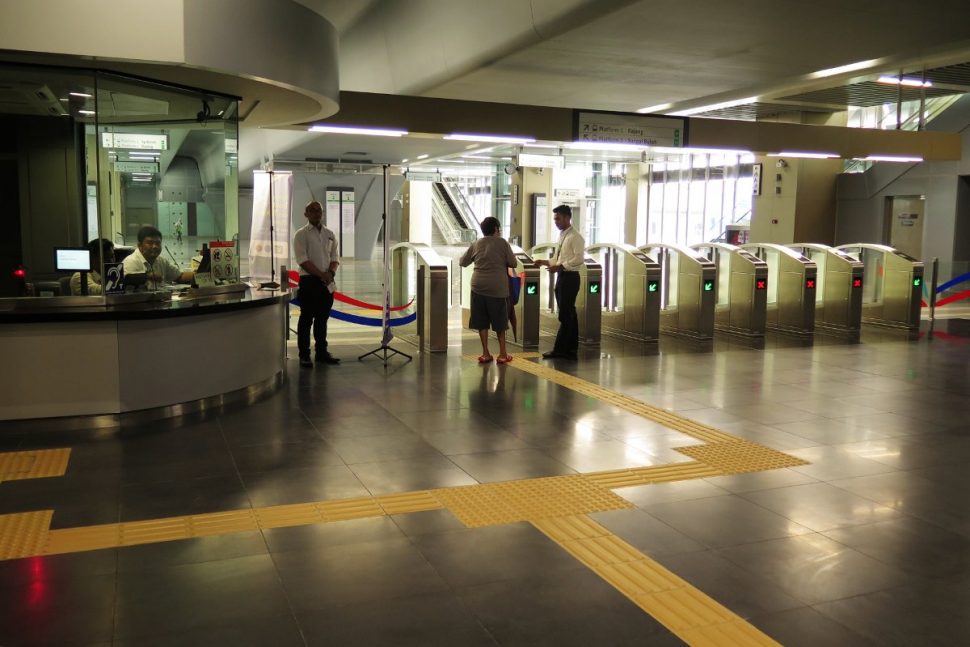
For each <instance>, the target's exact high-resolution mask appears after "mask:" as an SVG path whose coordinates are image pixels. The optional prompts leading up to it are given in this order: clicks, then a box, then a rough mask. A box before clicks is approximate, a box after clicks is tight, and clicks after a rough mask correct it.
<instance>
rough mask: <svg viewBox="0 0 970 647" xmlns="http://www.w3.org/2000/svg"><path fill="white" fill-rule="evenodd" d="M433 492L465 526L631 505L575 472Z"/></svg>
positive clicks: (475, 526)
mask: <svg viewBox="0 0 970 647" xmlns="http://www.w3.org/2000/svg"><path fill="white" fill-rule="evenodd" d="M433 493H434V496H435V497H436V498H437V499H438V500H439V501H441V503H443V504H444V506H445V507H446V508H448V510H450V511H451V513H452V514H454V515H455V516H456V517H458V518H459V519H460V520H461V521H462V523H464V524H465V525H466V526H468V527H469V528H482V527H484V526H495V525H502V524H507V523H516V522H519V521H529V520H533V519H543V518H546V517H563V516H567V515H573V514H580V513H584V512H601V511H604V510H619V509H622V508H630V507H633V504H632V503H630V502H629V501H627V500H626V499H623V498H621V497H619V496H617V495H615V494H613V492H611V491H610V490H608V489H606V488H603V487H600V486H598V485H596V483H594V482H592V481H589V480H587V479H585V478H583V477H582V476H578V475H577V476H553V477H547V478H538V479H527V480H522V481H503V482H501V483H486V484H483V485H466V486H462V487H453V488H443V489H440V490H434V491H433Z"/></svg>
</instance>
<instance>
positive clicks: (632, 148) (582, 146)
mask: <svg viewBox="0 0 970 647" xmlns="http://www.w3.org/2000/svg"><path fill="white" fill-rule="evenodd" d="M566 148H568V149H570V150H577V151H616V152H617V153H624V152H635V153H639V152H640V151H643V150H646V146H638V145H637V144H614V143H611V142H583V141H579V142H569V143H567V144H566Z"/></svg>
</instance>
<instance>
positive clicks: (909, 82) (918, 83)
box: [879, 75, 933, 88]
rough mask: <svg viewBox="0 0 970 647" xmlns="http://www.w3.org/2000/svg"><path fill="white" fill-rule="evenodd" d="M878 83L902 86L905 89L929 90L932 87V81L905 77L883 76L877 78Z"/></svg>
mask: <svg viewBox="0 0 970 647" xmlns="http://www.w3.org/2000/svg"><path fill="white" fill-rule="evenodd" d="M879 82H880V83H888V84H889V85H903V86H906V87H907V88H929V87H932V85H933V82H932V81H924V80H923V79H914V78H911V77H906V76H887V75H883V76H880V77H879Z"/></svg>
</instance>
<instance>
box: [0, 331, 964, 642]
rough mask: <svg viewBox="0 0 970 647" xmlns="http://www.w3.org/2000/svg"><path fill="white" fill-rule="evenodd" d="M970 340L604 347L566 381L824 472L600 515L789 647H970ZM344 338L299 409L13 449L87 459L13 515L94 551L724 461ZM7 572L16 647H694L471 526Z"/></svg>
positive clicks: (26, 493)
mask: <svg viewBox="0 0 970 647" xmlns="http://www.w3.org/2000/svg"><path fill="white" fill-rule="evenodd" d="M459 325H460V324H459ZM944 328H945V329H944ZM965 330H966V329H965V327H963V326H961V325H960V324H959V323H951V324H947V325H945V326H943V327H937V328H936V329H935V331H934V333H940V332H942V333H944V334H934V335H933V336H932V338H930V337H928V336H924V337H923V338H922V339H920V340H917V341H906V340H904V339H901V338H899V337H898V336H894V335H893V334H891V333H882V332H877V331H867V332H866V333H865V334H864V335H863V340H862V343H861V344H854V345H853V344H844V343H841V342H839V341H837V340H826V339H824V338H820V339H817V340H816V341H815V343H814V344H813V345H810V346H805V345H802V344H792V343H789V342H788V341H787V340H785V339H784V338H769V340H767V342H766V344H765V348H764V349H761V350H759V349H751V348H746V347H743V346H741V345H739V344H735V343H731V342H725V341H723V340H718V341H717V342H716V343H715V348H714V350H713V352H700V351H698V350H697V349H694V348H691V347H690V346H689V345H687V344H683V343H680V342H676V341H674V340H668V339H664V340H662V342H661V344H660V345H659V347H657V348H654V349H650V348H644V347H641V346H638V345H633V344H622V343H617V342H610V341H606V342H604V344H603V346H602V347H601V348H598V349H583V350H582V351H581V353H580V359H579V361H568V360H554V361H545V362H543V364H544V365H546V366H550V367H553V368H556V369H558V370H560V371H563V372H565V373H568V374H570V375H573V376H575V377H578V378H581V379H583V380H586V381H588V382H590V383H593V384H597V385H601V386H603V387H606V388H608V389H611V390H613V391H615V392H617V393H621V394H624V395H626V396H629V397H632V398H635V399H637V400H640V401H642V402H645V403H647V404H651V405H654V406H657V407H662V408H665V409H668V410H670V411H673V412H676V413H678V414H679V415H681V416H684V417H686V418H690V419H694V420H697V421H701V422H703V423H706V424H708V425H711V426H713V427H716V428H718V429H721V430H723V431H725V432H727V433H729V434H732V435H734V436H736V437H739V438H743V439H747V440H750V441H752V442H754V443H758V444H760V445H763V446H766V447H770V448H773V449H776V450H779V451H782V452H785V453H786V454H788V455H791V456H795V457H798V458H801V459H804V460H805V461H808V464H805V465H800V466H797V467H790V468H785V469H777V470H770V471H758V472H752V473H747V474H737V475H730V476H717V477H710V478H698V479H689V480H682V481H675V482H670V483H658V484H651V485H641V486H636V487H625V488H620V489H617V490H615V493H616V494H618V495H620V496H621V497H623V498H625V499H626V500H628V501H629V502H631V503H632V504H633V507H631V508H629V509H622V510H611V511H608V512H598V513H594V514H591V515H590V517H591V518H593V519H594V520H595V521H596V522H597V523H598V524H600V525H602V526H603V527H605V528H607V529H608V530H609V531H610V532H612V533H613V534H614V535H615V536H616V537H618V538H620V539H622V540H623V541H624V542H626V543H627V544H629V545H631V546H632V547H633V548H635V549H636V550H638V551H640V552H642V553H643V554H644V555H646V556H647V557H649V558H651V559H652V560H655V561H656V562H659V563H660V564H662V565H663V566H665V567H666V568H667V569H669V570H670V571H672V572H673V573H675V574H676V575H678V576H679V577H680V578H683V579H684V580H686V581H687V582H688V583H690V584H691V585H693V586H694V587H696V589H698V590H699V591H701V592H703V593H704V594H706V595H707V596H709V597H710V598H712V599H713V600H715V601H717V602H718V603H720V604H721V605H723V606H724V607H727V608H728V609H729V610H730V611H732V612H733V613H734V614H736V615H737V616H739V617H741V618H743V619H744V620H746V621H747V622H749V623H750V624H751V625H753V626H754V627H756V628H757V629H759V630H760V631H762V632H764V633H765V634H767V635H768V636H770V637H772V638H773V639H775V640H777V641H778V642H780V643H782V644H786V645H812V646H817V645H916V644H919V645H958V644H970V506H968V505H967V501H966V494H967V492H968V491H970V476H968V473H970V472H968V470H967V469H966V464H967V462H968V461H970V429H968V425H967V421H966V418H965V416H966V415H967V412H968V411H970V406H968V405H970V371H968V366H970V340H968V339H967V338H966V337H965V336H963V335H964V334H965ZM454 332H456V333H457V331H454ZM453 337H454V338H455V339H456V340H457V339H458V338H459V335H457V334H456V335H454V336H453ZM331 339H332V350H333V351H334V354H336V355H338V356H340V357H341V358H342V359H343V363H342V364H341V365H340V366H336V367H334V366H323V365H320V366H316V367H314V368H311V369H305V368H300V367H299V366H298V364H297V362H296V360H295V359H293V360H291V361H289V362H288V381H287V383H286V384H285V386H284V387H283V389H282V390H281V391H279V392H278V393H276V394H274V395H273V396H271V397H269V398H267V399H265V400H264V401H261V402H259V403H257V404H255V405H253V406H251V407H249V408H246V409H244V410H234V411H230V412H224V413H222V414H218V415H212V416H208V417H204V418H201V419H198V420H184V421H178V422H174V423H172V422H170V423H160V424H156V425H147V426H144V427H142V428H138V429H130V430H124V431H123V432H121V433H113V434H101V433H86V434H61V433H46V434H45V433H35V434H32V435H29V436H28V435H21V434H18V433H16V432H9V433H5V434H4V435H3V436H2V437H0V450H2V451H15V450H21V451H23V450H29V449H37V448H45V447H70V448H71V450H72V452H71V458H70V462H69V465H68V470H67V473H66V474H65V475H64V476H62V477H54V478H40V479H25V480H19V481H6V482H2V483H0V495H2V496H0V514H9V513H17V512H26V511H32V510H43V509H53V510H54V515H53V519H52V522H51V527H52V528H75V527H79V526H88V525H94V524H107V523H115V522H127V521H137V520H148V519H158V518H162V517H171V516H179V515H189V514H203V513H209V512H217V511H223V510H238V509H245V508H255V507H265V506H276V505H282V504H291V503H302V502H308V501H320V500H332V499H341V498H351V497H366V496H379V495H387V494H395V493H400V492H408V491H414V490H422V489H429V488H442V487H455V486H464V485H474V484H478V483H496V482H500V481H508V480H516V479H529V478H537V477H548V476H564V475H573V474H578V473H589V472H596V471H603V470H615V469H625V468H633V467H642V466H661V465H668V464H671V463H678V462H684V461H686V460H687V457H686V456H684V455H683V454H681V453H678V452H677V451H676V450H675V449H676V448H678V447H684V446H687V445H693V444H696V443H698V441H697V440H695V439H692V438H689V437H687V436H684V435H683V434H681V433H679V432H677V431H673V430H671V429H669V428H667V427H665V426H663V425H661V424H658V423H656V422H651V421H648V420H645V419H644V418H642V417H639V416H636V415H633V414H631V413H629V412H626V411H622V410H619V409H617V408H616V407H614V406H611V405H610V404H608V403H606V402H603V401H600V400H597V399H595V398H591V397H589V396H586V395H583V394H580V393H577V392H575V391H571V390H569V389H567V388H564V387H562V386H559V385H557V384H554V383H552V382H550V381H548V380H544V379H542V378H541V377H538V376H536V375H532V374H529V373H528V372H525V371H522V370H516V369H515V366H514V364H515V363H516V362H529V361H541V360H534V359H526V358H516V359H515V360H514V361H513V364H512V365H510V366H505V367H500V366H496V365H495V364H490V365H484V366H479V365H478V364H476V363H474V362H469V361H466V360H463V359H462V357H461V353H462V351H464V352H465V353H468V354H472V353H474V354H477V348H476V346H477V341H476V340H475V338H474V337H472V336H469V335H464V336H463V339H464V341H463V342H462V345H461V346H459V345H458V342H457V341H456V342H455V346H454V347H453V348H452V349H451V351H450V352H449V353H448V354H441V355H434V356H422V355H420V354H417V353H414V355H415V360H414V361H413V362H410V363H405V362H403V361H400V360H399V359H397V360H395V359H392V360H391V362H390V366H389V367H388V368H386V369H385V367H384V366H383V364H382V363H381V362H380V361H379V360H377V359H373V358H371V359H368V360H365V361H363V362H357V361H356V357H357V356H358V355H361V354H363V353H364V352H366V351H368V350H372V349H373V348H374V347H375V346H377V345H379V336H378V335H377V333H376V332H374V331H373V330H368V329H361V328H354V327H351V326H349V325H343V324H340V325H335V326H334V330H333V332H332V337H331ZM395 345H399V346H400V348H401V350H404V351H405V352H409V353H413V351H414V349H413V348H410V347H409V346H408V345H407V344H404V343H402V342H399V341H396V342H395ZM549 346H551V338H548V339H547V338H545V337H544V338H543V346H542V349H541V350H546V349H547V347H549ZM512 352H513V354H515V349H514V347H513V349H512ZM292 356H293V357H294V358H295V353H292ZM0 573H2V576H0V644H2V645H55V644H56V645H213V644H239V645H379V644H386V645H408V644H414V645H479V644H480V645H539V644H542V645H546V644H547V645H594V644H595V645H598V644H609V645H643V644H650V645H654V644H655V645H668V644H669V645H674V644H681V640H680V639H679V638H677V637H676V636H675V635H674V634H672V633H671V632H670V631H669V630H668V629H667V628H666V627H665V626H664V625H663V624H662V623H661V622H659V621H658V620H656V619H655V618H653V617H651V615H649V614H648V613H645V612H644V611H643V610H642V609H641V608H639V607H637V606H636V605H635V604H633V603H632V602H631V601H630V600H629V599H627V598H626V597H624V595H623V594H621V593H620V592H618V591H617V590H616V589H615V588H613V587H612V586H610V584H608V583H607V582H606V581H604V580H603V579H602V578H600V577H599V576H598V575H597V574H596V573H595V572H593V571H592V570H590V569H589V568H587V567H586V566H585V565H584V564H583V563H581V562H580V561H578V560H576V559H574V558H573V557H572V556H571V555H569V554H568V553H567V552H565V551H564V550H563V549H562V548H561V547H560V546H559V545H557V544H556V543H555V542H553V541H550V540H549V539H548V538H547V537H546V536H545V535H544V534H543V533H542V532H540V531H538V530H537V529H536V528H535V527H533V526H532V525H530V524H528V523H512V524H506V525H497V526H491V527H486V528H468V527H466V526H465V525H464V524H463V523H461V522H460V521H459V520H458V519H457V518H456V517H455V516H453V515H452V514H451V513H449V512H448V511H446V510H433V511H428V512H416V513H409V514H399V515H391V516H382V517H378V518H366V519H358V520H349V521H340V522H335V523H324V524H312V525H302V526H298V527H290V528H275V529H269V530H262V531H253V532H237V533H229V534H224V535H220V536H214V537H206V538H198V539H190V540H183V541H172V542H161V543H152V544H147V545H143V546H133V547H124V548H112V549H103V550H95V551H87V552H77V553H70V554H64V555H57V556H48V557H30V558H25V559H15V560H7V561H3V562H0Z"/></svg>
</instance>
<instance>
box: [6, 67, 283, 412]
mask: <svg viewBox="0 0 970 647" xmlns="http://www.w3.org/2000/svg"><path fill="white" fill-rule="evenodd" d="M0 81H2V82H3V83H5V84H7V85H16V86H17V87H25V88H26V87H30V88H38V89H40V90H38V92H36V93H34V94H33V95H32V99H31V101H33V102H34V104H36V105H30V106H27V108H30V109H29V110H28V109H27V108H24V109H23V110H16V109H12V108H10V107H9V106H4V107H2V108H0V128H2V129H3V131H4V132H7V133H10V136H9V137H7V138H5V139H4V141H3V143H2V144H0V147H2V148H3V150H2V151H0V153H3V155H0V159H2V160H3V164H2V166H0V173H2V175H3V177H4V187H6V188H7V190H6V191H4V196H3V201H4V202H3V205H2V207H3V208H4V209H5V212H6V213H8V214H11V215H10V217H8V218H7V232H6V234H7V235H6V236H5V237H4V242H3V243H2V245H3V248H2V257H0V258H2V261H3V263H4V266H5V267H4V268H3V270H4V271H3V280H2V281H0V330H2V334H0V356H2V357H3V358H4V368H5V370H4V371H2V373H0V429H8V428H15V429H18V430H28V429H30V428H31V427H32V426H42V427H45V428H56V427H64V426H68V427H103V426H116V425H118V424H122V423H124V422H125V421H126V420H145V419H152V418H158V417H167V416H172V415H179V414H183V413H190V412H193V411H202V410H207V409H212V408H217V407H220V406H222V405H224V404H227V403H229V402H233V401H237V400H246V399H251V398H253V397H255V396H256V395H258V394H259V393H261V392H264V391H266V390H269V389H273V388H275V387H276V386H277V385H278V384H279V383H280V382H281V380H282V375H283V365H284V360H285V330H286V325H285V307H286V303H285V302H286V295H285V293H281V292H280V291H273V290H258V289H255V288H251V287H250V286H248V285H246V284H245V283H243V282H241V278H240V271H239V264H238V259H239V252H240V247H239V242H238V236H237V233H238V205H237V196H238V185H237V141H238V120H237V117H236V114H237V106H238V100H237V99H236V98H235V97H230V96H223V95H219V94H216V93H212V92H202V91H198V90H190V89H186V88H180V87H174V86H170V85H165V84H161V83H157V82H153V81H148V80H145V79H141V78H131V77H125V76H121V75H117V74H113V73H106V72H101V71H96V70H83V69H78V68H56V67H47V66H26V65H12V64H3V65H0ZM11 187H12V189H11ZM149 229H150V230H151V231H152V232H153V236H154V238H156V239H157V240H158V245H157V248H156V251H157V252H158V257H156V258H152V260H151V263H150V265H151V267H152V268H155V267H161V266H163V265H164V266H166V267H170V268H173V269H172V270H171V272H170V273H169V274H168V275H163V273H161V272H159V273H158V274H156V273H149V274H148V276H151V277H153V278H152V280H145V274H142V275H141V276H140V277H139V275H138V274H139V273H138V272H135V271H131V267H130V266H128V265H126V264H125V263H124V260H123V258H122V257H123V256H125V255H126V254H129V253H132V252H133V251H134V250H136V249H140V243H141V242H142V241H140V240H139V236H140V234H139V232H143V231H147V230H149ZM91 247H93V248H94V249H96V251H94V252H92V251H91ZM199 263H201V267H200V266H199ZM193 270H194V271H195V272H196V273H195V275H194V281H193V280H192V279H193V276H192V275H191V274H189V273H190V272H192V271H193ZM75 273H76V274H77V279H78V280H77V281H76V282H75V284H76V285H79V286H81V289H78V290H77V293H76V294H75V293H74V290H72V289H71V288H72V282H71V278H72V277H73V276H74V275H75ZM179 275H181V276H179ZM156 276H157V277H160V278H158V279H157V280H156V279H155V278H154V277H156ZM186 277H188V280H190V281H192V283H194V285H192V284H188V283H182V284H179V283H175V282H174V280H176V279H177V278H183V280H184V279H185V278H186Z"/></svg>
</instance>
